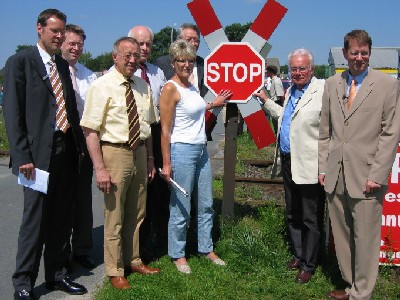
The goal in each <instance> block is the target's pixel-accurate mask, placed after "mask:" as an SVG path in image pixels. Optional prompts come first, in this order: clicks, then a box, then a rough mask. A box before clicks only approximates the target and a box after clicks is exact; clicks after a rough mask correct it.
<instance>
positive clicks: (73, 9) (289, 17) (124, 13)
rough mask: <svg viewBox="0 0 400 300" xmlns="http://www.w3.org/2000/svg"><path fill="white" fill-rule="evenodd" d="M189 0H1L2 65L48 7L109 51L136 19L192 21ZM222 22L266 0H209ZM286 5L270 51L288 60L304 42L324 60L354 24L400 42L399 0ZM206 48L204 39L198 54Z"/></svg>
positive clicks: (29, 37) (316, 0)
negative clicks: (288, 55) (285, 10)
mask: <svg viewBox="0 0 400 300" xmlns="http://www.w3.org/2000/svg"><path fill="white" fill-rule="evenodd" d="M188 2H189V0H169V1H168V0H145V1H137V0H130V1H128V0H119V1H111V0H97V1H95V0H62V1H61V0H15V1H14V0H1V1H0V25H1V41H2V45H1V47H0V68H2V67H3V66H4V65H5V62H6V60H7V58H8V57H9V56H11V55H12V54H14V52H15V49H16V46H17V45H20V44H35V43H36V41H37V35H36V19H37V15H38V14H39V13H40V12H41V11H42V10H44V9H46V8H57V9H59V10H61V11H63V12H64V13H65V14H66V15H67V17H68V23H74V24H77V25H80V26H82V27H83V28H84V30H85V31H86V34H87V40H86V44H85V49H86V51H89V52H91V53H92V55H93V56H97V55H99V54H101V53H104V52H108V51H111V47H112V44H113V42H114V41H115V40H116V39H117V38H119V37H121V36H124V35H126V34H127V32H128V30H129V29H130V28H131V27H133V26H135V25H147V26H149V27H151V28H152V29H153V30H154V31H155V32H157V31H159V30H160V29H162V28H163V27H165V26H173V25H174V24H176V27H178V26H179V25H180V24H182V23H184V22H193V18H192V16H191V14H190V12H189V10H188V8H187V6H186V4H187V3H188ZM210 2H211V4H212V6H213V7H214V10H215V11H216V13H217V16H218V17H219V19H220V21H221V23H222V25H223V26H227V25H230V24H232V23H241V24H244V23H247V22H250V21H253V20H254V19H255V17H256V16H257V15H258V13H259V12H260V10H261V8H262V7H263V5H264V4H265V2H266V0H210ZM278 2H280V3H281V4H282V5H284V6H285V7H286V8H288V12H287V13H286V15H285V17H284V18H283V20H282V22H281V23H280V25H279V26H278V28H277V29H276V30H275V32H274V33H273V35H272V37H271V39H270V44H272V50H271V52H270V54H269V57H278V58H279V60H280V63H281V64H286V61H287V54H288V53H289V52H290V51H291V50H293V49H294V48H299V47H306V48H308V49H310V50H311V51H312V52H313V53H314V56H315V62H316V63H317V64H326V63H327V60H328V53H329V49H330V47H340V46H342V44H343V36H344V35H345V33H347V32H349V31H350V30H352V29H356V28H359V29H365V30H367V31H368V32H369V33H370V35H371V36H372V40H373V46H376V47H384V46H388V47H389V46H391V47H394V46H400V34H399V27H398V24H399V22H398V20H399V18H400V14H399V12H400V1H399V0H353V1H345V0H334V1H333V0H278ZM208 53H209V49H208V48H207V46H206V45H205V43H204V41H202V44H201V47H200V49H199V54H200V55H201V56H203V57H204V56H207V55H208Z"/></svg>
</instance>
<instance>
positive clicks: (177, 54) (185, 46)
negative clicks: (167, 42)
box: [169, 40, 196, 62]
mask: <svg viewBox="0 0 400 300" xmlns="http://www.w3.org/2000/svg"><path fill="white" fill-rule="evenodd" d="M169 57H170V59H171V62H172V61H174V60H176V59H179V58H188V59H196V48H195V47H194V46H193V45H192V44H190V43H189V42H187V41H185V40H177V41H175V42H173V43H172V44H171V46H170V47H169Z"/></svg>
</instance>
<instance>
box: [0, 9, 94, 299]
mask: <svg viewBox="0 0 400 300" xmlns="http://www.w3.org/2000/svg"><path fill="white" fill-rule="evenodd" d="M66 19H67V17H66V16H65V14H63V13H62V12H60V11H59V10H56V9H47V10H45V11H43V12H41V13H40V14H39V16H38V19H37V25H36V31H37V33H38V42H37V44H36V46H33V47H30V48H27V49H25V50H23V51H20V52H18V53H16V54H15V55H13V56H11V57H10V58H9V59H8V60H7V63H6V67H5V73H4V78H5V81H4V103H3V104H4V107H3V109H4V119H5V125H6V129H7V135H8V140H9V142H10V150H11V163H12V172H13V174H15V175H17V176H19V177H25V179H27V180H34V179H35V178H37V169H40V170H44V171H47V172H49V178H48V188H47V194H46V193H42V192H39V191H36V190H33V189H31V188H28V187H24V211H23V216H22V222H21V227H20V231H19V238H18V251H17V255H16V256H17V257H16V269H15V273H14V274H13V276H12V281H13V284H14V288H15V294H14V299H21V300H22V299H23V300H31V299H35V296H34V294H33V288H34V286H35V283H36V280H37V276H38V271H39V265H40V258H41V256H42V252H43V246H44V254H43V258H44V269H45V281H46V287H47V288H48V289H50V290H55V289H56V290H61V291H63V292H66V293H68V294H71V295H82V294H85V293H86V292H87V290H86V288H85V287H83V286H82V285H80V284H77V283H75V282H73V281H71V280H70V279H69V278H68V276H67V270H66V268H65V261H66V256H65V247H66V244H67V241H68V239H69V233H70V228H71V213H72V199H73V197H74V188H75V184H74V182H73V178H74V177H75V176H76V174H77V173H78V165H79V164H78V161H79V157H80V156H81V155H82V154H83V153H82V151H83V150H82V149H83V143H84V142H83V135H82V130H81V128H80V127H79V115H78V111H77V109H76V102H75V94H74V90H73V87H72V82H71V78H70V76H69V72H68V64H67V62H66V61H65V60H64V59H62V58H61V57H60V56H59V55H58V54H56V53H58V51H59V50H60V47H61V45H62V43H63V41H64V38H65V23H66ZM7 298H9V297H7Z"/></svg>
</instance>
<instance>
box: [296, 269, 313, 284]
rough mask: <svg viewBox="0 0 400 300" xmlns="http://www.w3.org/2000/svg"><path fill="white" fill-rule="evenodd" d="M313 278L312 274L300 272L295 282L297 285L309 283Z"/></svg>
mask: <svg viewBox="0 0 400 300" xmlns="http://www.w3.org/2000/svg"><path fill="white" fill-rule="evenodd" d="M311 277H312V274H311V272H307V271H304V270H300V271H299V273H297V276H296V279H295V281H296V282H297V283H307V282H309V281H310V280H311Z"/></svg>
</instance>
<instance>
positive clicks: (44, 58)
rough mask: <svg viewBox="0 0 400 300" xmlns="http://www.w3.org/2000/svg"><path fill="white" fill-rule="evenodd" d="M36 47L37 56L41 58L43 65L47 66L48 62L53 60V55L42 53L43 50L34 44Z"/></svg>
mask: <svg viewBox="0 0 400 300" xmlns="http://www.w3.org/2000/svg"><path fill="white" fill-rule="evenodd" d="M36 46H37V47H38V50H39V55H40V57H41V58H42V61H43V63H44V65H47V64H48V63H49V62H50V60H52V59H53V60H54V54H53V55H50V54H49V53H47V52H46V51H44V49H42V47H40V46H39V44H36Z"/></svg>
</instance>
